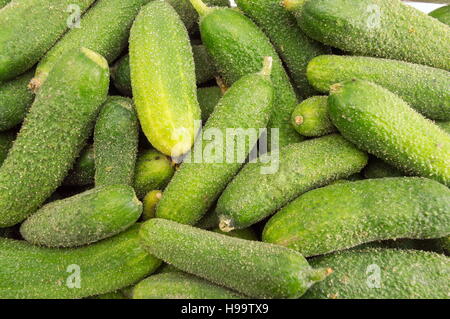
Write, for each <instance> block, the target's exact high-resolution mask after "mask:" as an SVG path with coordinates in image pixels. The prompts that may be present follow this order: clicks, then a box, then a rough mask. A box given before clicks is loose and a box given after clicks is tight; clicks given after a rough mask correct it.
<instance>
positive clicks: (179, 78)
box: [130, 1, 201, 157]
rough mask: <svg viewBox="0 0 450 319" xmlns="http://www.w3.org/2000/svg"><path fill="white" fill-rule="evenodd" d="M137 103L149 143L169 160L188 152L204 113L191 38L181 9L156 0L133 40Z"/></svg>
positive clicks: (137, 26) (139, 19) (144, 11)
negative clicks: (199, 96) (199, 100)
mask: <svg viewBox="0 0 450 319" xmlns="http://www.w3.org/2000/svg"><path fill="white" fill-rule="evenodd" d="M130 67H131V83H132V86H133V98H134V102H135V105H136V109H137V113H138V116H139V120H140V123H141V126H142V129H143V131H144V133H145V135H146V136H147V138H148V140H149V142H150V143H151V144H152V145H153V146H154V147H155V148H156V149H158V150H159V151H160V152H162V153H164V154H166V155H169V156H174V157H177V156H181V155H183V154H185V153H186V152H188V151H189V150H190V148H191V147H192V145H193V143H194V139H195V136H196V134H197V131H196V130H197V129H198V128H196V123H195V122H196V121H200V118H201V111H200V106H199V104H198V101H197V90H196V85H195V67H194V58H193V56H192V49H191V45H190V42H189V36H188V33H187V31H186V28H185V27H184V25H183V23H182V22H181V20H180V18H179V16H178V15H177V13H176V12H175V10H174V9H173V8H172V7H171V6H170V5H169V4H168V3H166V2H163V1H153V2H150V3H149V4H147V5H146V6H144V7H143V8H142V9H141V11H140V12H139V15H138V16H137V18H136V20H135V22H134V24H133V27H132V29H131V36H130Z"/></svg>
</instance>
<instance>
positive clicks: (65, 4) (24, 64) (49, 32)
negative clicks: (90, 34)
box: [0, 0, 94, 81]
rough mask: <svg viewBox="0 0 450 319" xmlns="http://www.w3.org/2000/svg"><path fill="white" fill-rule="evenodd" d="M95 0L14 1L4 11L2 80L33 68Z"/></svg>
mask: <svg viewBox="0 0 450 319" xmlns="http://www.w3.org/2000/svg"><path fill="white" fill-rule="evenodd" d="M93 2H94V0H60V1H54V0H14V2H12V3H11V4H10V5H8V6H6V7H4V8H3V9H2V10H1V11H0V48H1V52H0V81H5V80H10V79H13V78H15V77H16V76H18V75H20V74H22V73H24V72H25V71H27V70H29V69H30V68H31V67H32V66H33V65H34V64H36V62H38V61H39V59H40V58H41V57H42V56H43V55H44V54H45V52H47V51H48V49H50V48H51V47H52V45H53V44H54V43H55V42H56V41H57V40H58V39H59V38H60V37H61V36H62V35H63V34H64V32H65V31H66V30H67V29H68V28H69V25H70V22H72V21H73V18H76V17H77V15H78V17H79V15H80V14H81V13H83V12H84V11H85V10H86V9H87V8H89V6H90V5H91V4H92V3H93Z"/></svg>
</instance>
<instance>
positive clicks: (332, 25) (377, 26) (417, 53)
mask: <svg viewBox="0 0 450 319" xmlns="http://www.w3.org/2000/svg"><path fill="white" fill-rule="evenodd" d="M294 10H295V9H294ZM294 14H296V15H297V18H298V19H297V20H298V23H299V25H300V27H301V28H302V29H303V31H304V32H305V33H306V34H307V35H308V36H310V37H311V38H313V39H315V40H317V41H319V42H322V43H325V44H327V45H330V46H332V47H336V48H339V49H341V50H344V51H347V52H351V53H353V54H355V55H362V56H374V57H381V58H389V59H394V60H401V61H407V62H412V63H417V64H424V65H428V66H432V67H435V68H440V69H444V70H447V71H449V70H450V42H449V41H442V39H448V38H450V29H449V28H448V26H446V25H445V24H443V23H441V22H439V21H437V20H436V19H434V18H432V17H430V16H427V15H426V14H425V13H423V12H421V11H419V10H417V9H415V8H412V7H411V6H408V5H406V4H404V3H402V2H401V1H400V0H308V1H307V2H306V3H304V4H303V5H302V6H301V7H300V8H299V9H297V11H294Z"/></svg>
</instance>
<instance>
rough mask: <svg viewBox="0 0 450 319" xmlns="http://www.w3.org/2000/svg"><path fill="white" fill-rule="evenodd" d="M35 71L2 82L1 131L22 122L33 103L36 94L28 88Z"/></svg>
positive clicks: (0, 96)
mask: <svg viewBox="0 0 450 319" xmlns="http://www.w3.org/2000/svg"><path fill="white" fill-rule="evenodd" d="M32 77H33V71H30V72H28V73H25V74H23V75H21V76H19V77H17V78H16V79H14V80H11V81H8V82H5V83H0V132H1V131H6V130H9V129H11V128H13V127H15V126H16V125H18V124H20V123H21V122H22V121H23V119H24V117H25V114H26V113H27V111H28V109H29V108H30V106H31V104H32V103H33V99H34V95H33V93H31V91H30V90H29V89H28V83H29V82H30V80H31V78H32Z"/></svg>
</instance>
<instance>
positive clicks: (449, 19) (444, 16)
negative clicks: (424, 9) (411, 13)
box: [429, 5, 450, 25]
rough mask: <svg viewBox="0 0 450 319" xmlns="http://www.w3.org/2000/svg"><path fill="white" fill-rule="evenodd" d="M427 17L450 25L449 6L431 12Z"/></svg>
mask: <svg viewBox="0 0 450 319" xmlns="http://www.w3.org/2000/svg"><path fill="white" fill-rule="evenodd" d="M429 15H430V16H432V17H433V18H435V19H438V20H439V21H441V22H442V23H445V24H446V25H450V5H448V6H445V7H440V8H437V9H436V10H434V11H431V12H430V13H429Z"/></svg>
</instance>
